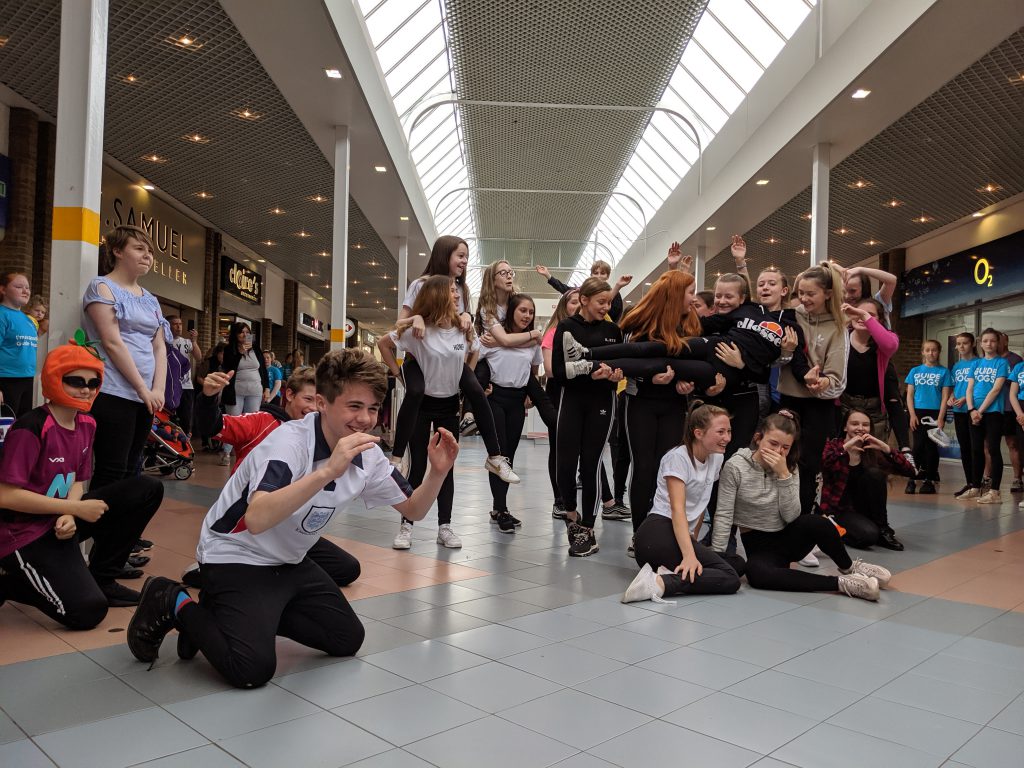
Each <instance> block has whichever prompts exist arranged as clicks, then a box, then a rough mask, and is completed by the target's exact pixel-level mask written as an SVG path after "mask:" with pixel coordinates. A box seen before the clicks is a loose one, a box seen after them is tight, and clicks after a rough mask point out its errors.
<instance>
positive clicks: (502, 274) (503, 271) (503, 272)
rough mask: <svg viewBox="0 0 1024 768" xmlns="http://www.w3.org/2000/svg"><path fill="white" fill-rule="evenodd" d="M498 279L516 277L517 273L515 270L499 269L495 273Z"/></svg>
mask: <svg viewBox="0 0 1024 768" xmlns="http://www.w3.org/2000/svg"><path fill="white" fill-rule="evenodd" d="M494 274H496V275H497V276H498V277H515V276H516V271H515V270H514V269H499V270H498V271H497V272H495V273H494Z"/></svg>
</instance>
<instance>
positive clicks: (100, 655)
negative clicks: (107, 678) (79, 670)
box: [0, 632, 178, 688]
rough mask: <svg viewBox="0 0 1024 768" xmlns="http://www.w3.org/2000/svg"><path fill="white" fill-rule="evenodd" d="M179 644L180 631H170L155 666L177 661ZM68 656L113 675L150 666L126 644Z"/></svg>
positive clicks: (124, 673) (126, 673)
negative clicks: (85, 660) (82, 657)
mask: <svg viewBox="0 0 1024 768" xmlns="http://www.w3.org/2000/svg"><path fill="white" fill-rule="evenodd" d="M177 645H178V633H177V632H170V633H169V634H168V635H167V637H165V638H164V642H163V644H162V645H161V646H160V656H159V657H158V658H157V660H156V663H155V664H154V665H153V668H154V669H157V668H159V667H167V666H170V665H172V664H175V663H177V661H178V654H177ZM68 656H69V657H71V656H76V657H81V656H84V657H85V658H87V659H89V660H91V661H93V662H95V663H96V664H98V665H100V666H101V667H103V669H104V670H105V674H111V675H130V674H131V673H132V672H139V671H141V670H144V669H148V668H149V665H148V664H142V663H141V662H140V661H139V660H138V659H136V658H135V657H134V656H132V655H131V653H130V652H129V651H128V646H126V645H109V646H107V647H106V648H96V649H94V650H91V651H85V652H84V653H81V654H68ZM42 661H46V659H42ZM99 676H103V675H99ZM2 687H3V684H2V682H0V688H2Z"/></svg>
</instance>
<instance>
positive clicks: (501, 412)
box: [487, 377, 547, 512]
mask: <svg viewBox="0 0 1024 768" xmlns="http://www.w3.org/2000/svg"><path fill="white" fill-rule="evenodd" d="M531 378H532V377H531ZM487 399H488V400H489V401H490V408H491V413H493V414H494V426H495V427H496V428H497V430H498V445H499V446H500V447H501V455H502V456H505V457H506V458H508V460H509V462H512V461H514V460H515V457H516V449H517V448H518V447H519V438H520V437H521V436H522V434H523V422H525V421H526V387H522V388H521V389H513V388H512V387H502V386H499V385H497V384H491V394H490V395H489V396H488V397H487ZM545 399H547V398H546V396H545ZM487 480H488V482H489V483H490V484H491V498H492V500H493V501H494V510H495V511H497V512H508V501H507V499H508V483H506V482H505V481H504V480H502V479H501V478H500V477H498V476H497V475H496V474H494V473H493V472H488V473H487Z"/></svg>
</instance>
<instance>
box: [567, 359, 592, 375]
mask: <svg viewBox="0 0 1024 768" xmlns="http://www.w3.org/2000/svg"><path fill="white" fill-rule="evenodd" d="M593 370H594V363H593V361H591V360H573V361H569V362H567V363H566V364H565V378H567V379H575V378H576V377H577V376H589V375H590V372H591V371H593Z"/></svg>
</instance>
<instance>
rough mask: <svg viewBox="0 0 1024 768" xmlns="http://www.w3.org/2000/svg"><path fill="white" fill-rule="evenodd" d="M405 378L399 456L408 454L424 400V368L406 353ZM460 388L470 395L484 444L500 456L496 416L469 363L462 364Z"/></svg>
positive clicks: (397, 421)
mask: <svg viewBox="0 0 1024 768" xmlns="http://www.w3.org/2000/svg"><path fill="white" fill-rule="evenodd" d="M401 372H402V382H403V383H404V384H405V397H404V398H403V400H402V407H401V408H399V409H398V418H397V419H395V440H394V442H393V443H392V445H391V449H392V453H393V455H395V456H404V455H405V449H406V447H407V446H408V445H409V440H410V438H411V437H412V434H413V430H414V429H415V428H416V413H417V412H418V411H419V409H420V403H422V402H423V398H424V397H426V395H425V394H424V387H425V386H426V385H425V384H424V381H423V369H422V368H420V364H419V363H418V362H416V358H414V357H412V356H411V355H406V356H405V362H403V363H402V367H401ZM459 389H461V390H462V394H463V395H465V396H466V397H467V398H468V399H469V403H470V405H471V406H472V409H473V417H474V418H475V419H476V424H477V427H478V428H479V429H480V436H481V437H482V438H483V439H484V446H485V447H486V448H487V455H488V456H497V455H498V454H499V453H500V449H499V448H498V435H497V433H496V432H495V431H494V417H493V416H492V415H491V409H490V408H488V407H487V398H486V397H485V396H484V390H483V388H482V387H481V386H480V382H479V381H477V378H476V374H474V373H473V371H472V370H470V367H469V366H468V365H464V366H462V378H461V379H459ZM452 432H453V434H455V435H456V436H457V435H458V432H459V422H458V420H457V419H456V421H455V429H454V430H452Z"/></svg>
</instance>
